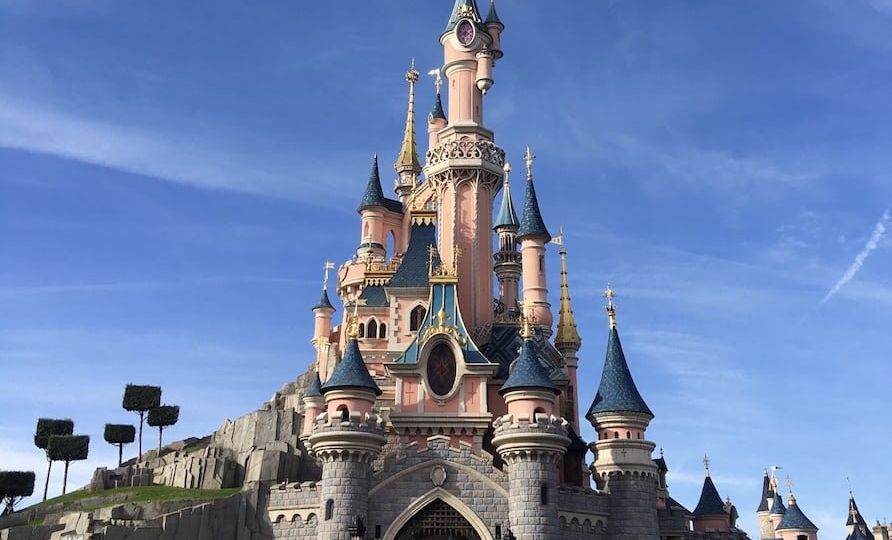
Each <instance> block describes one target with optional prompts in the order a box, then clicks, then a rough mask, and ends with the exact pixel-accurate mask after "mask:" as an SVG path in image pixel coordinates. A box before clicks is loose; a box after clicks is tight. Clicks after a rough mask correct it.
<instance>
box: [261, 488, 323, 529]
mask: <svg viewBox="0 0 892 540" xmlns="http://www.w3.org/2000/svg"><path fill="white" fill-rule="evenodd" d="M319 497H320V494H319V489H318V484H317V483H316V482H295V483H291V484H284V483H283V484H279V485H278V486H273V487H272V488H271V489H270V492H269V508H268V509H267V514H268V516H269V520H270V522H271V523H272V530H273V538H287V539H300V540H304V539H306V540H310V539H312V540H315V539H316V538H317V537H318V533H317V525H318V522H319V518H320V513H319Z"/></svg>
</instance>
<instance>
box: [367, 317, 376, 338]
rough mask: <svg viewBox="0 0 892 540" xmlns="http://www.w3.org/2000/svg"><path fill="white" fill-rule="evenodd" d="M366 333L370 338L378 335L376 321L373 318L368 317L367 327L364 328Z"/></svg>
mask: <svg viewBox="0 0 892 540" xmlns="http://www.w3.org/2000/svg"><path fill="white" fill-rule="evenodd" d="M366 335H367V336H369V337H370V338H376V337H378V323H377V322H376V321H375V319H370V320H369V324H368V327H367V328H366Z"/></svg>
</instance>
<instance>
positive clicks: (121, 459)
mask: <svg viewBox="0 0 892 540" xmlns="http://www.w3.org/2000/svg"><path fill="white" fill-rule="evenodd" d="M123 464H124V445H123V444H119V445H118V468H119V469H120V468H121V465H123Z"/></svg>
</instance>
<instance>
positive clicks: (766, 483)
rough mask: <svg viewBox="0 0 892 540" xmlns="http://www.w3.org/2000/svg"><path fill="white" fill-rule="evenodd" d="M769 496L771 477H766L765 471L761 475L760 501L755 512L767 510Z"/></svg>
mask: <svg viewBox="0 0 892 540" xmlns="http://www.w3.org/2000/svg"><path fill="white" fill-rule="evenodd" d="M771 496H772V494H771V479H770V478H769V477H768V472H766V473H765V475H764V476H763V477H762V501H761V502H760V503H759V507H758V508H757V509H756V512H767V511H768V499H770V498H771Z"/></svg>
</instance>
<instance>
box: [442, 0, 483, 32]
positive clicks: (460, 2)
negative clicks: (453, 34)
mask: <svg viewBox="0 0 892 540" xmlns="http://www.w3.org/2000/svg"><path fill="white" fill-rule="evenodd" d="M466 6H467V8H468V9H469V10H471V11H472V13H473V14H472V15H471V17H470V18H471V20H474V21H475V22H477V26H480V24H479V22H482V21H483V19H482V18H481V17H480V10H479V9H478V8H477V2H476V1H475V0H455V4H454V5H453V6H452V14H451V15H450V16H449V22H447V23H446V29H445V30H444V32H448V31H450V30H452V29H453V28H455V25H456V24H458V21H460V20H461V19H462V16H461V13H462V11H463V10H464V9H463V8H465V7H466Z"/></svg>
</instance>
